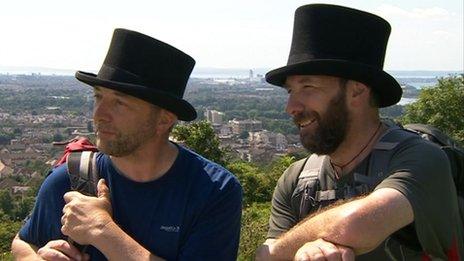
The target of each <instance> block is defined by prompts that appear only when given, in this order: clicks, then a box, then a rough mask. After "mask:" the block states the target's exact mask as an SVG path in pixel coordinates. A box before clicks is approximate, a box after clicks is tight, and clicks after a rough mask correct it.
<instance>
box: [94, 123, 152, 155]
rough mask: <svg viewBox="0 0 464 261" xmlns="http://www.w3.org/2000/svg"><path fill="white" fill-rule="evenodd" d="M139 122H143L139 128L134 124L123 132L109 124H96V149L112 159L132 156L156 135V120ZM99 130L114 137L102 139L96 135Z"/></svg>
mask: <svg viewBox="0 0 464 261" xmlns="http://www.w3.org/2000/svg"><path fill="white" fill-rule="evenodd" d="M141 122H143V123H142V124H141V126H140V125H137V124H134V125H133V126H129V128H128V129H125V130H124V131H122V130H116V128H115V127H114V126H112V125H111V124H106V123H100V124H96V129H97V139H96V140H97V148H98V149H99V150H100V151H102V152H103V153H105V154H107V155H110V156H114V157H124V156H128V155H130V154H132V153H133V152H135V151H136V150H137V149H138V148H139V147H140V146H142V145H143V144H144V143H146V142H147V141H148V140H149V139H152V138H153V137H154V136H155V135H156V122H157V120H156V118H152V117H150V119H145V120H143V121H141ZM99 129H102V130H109V131H112V132H115V135H114V136H113V137H112V138H111V139H108V138H103V137H101V136H100V135H98V130H99ZM115 130H116V131H115Z"/></svg>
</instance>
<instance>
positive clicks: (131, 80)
mask: <svg viewBox="0 0 464 261" xmlns="http://www.w3.org/2000/svg"><path fill="white" fill-rule="evenodd" d="M194 65H195V60H194V59H193V58H192V57H190V56H189V55H187V54H185V53H184V52H182V51H180V50H178V49H176V48H175V47H173V46H171V45H169V44H166V43H164V42H161V41H159V40H157V39H154V38H152V37H149V36H147V35H144V34H141V33H138V32H135V31H130V30H126V29H116V30H115V31H114V34H113V38H112V40H111V44H110V47H109V50H108V53H107V55H106V58H105V61H104V62H103V65H102V66H101V68H100V70H99V71H98V74H97V75H95V74H93V73H88V72H82V71H78V72H76V78H77V79H78V80H80V81H82V82H84V83H87V84H89V85H92V86H102V87H105V88H110V89H114V90H117V91H120V92H123V93H126V94H129V95H131V96H134V97H137V98H140V99H143V100H145V101H148V102H150V103H152V104H155V105H158V106H160V107H162V108H164V109H167V110H169V111H171V112H173V113H174V114H176V115H177V117H178V118H179V119H180V120H193V119H195V118H196V111H195V109H194V108H193V106H192V105H191V104H190V103H188V102H187V101H185V100H184V99H183V95H184V91H185V87H186V85H187V81H188V79H189V77H190V73H191V72H192V70H193V67H194Z"/></svg>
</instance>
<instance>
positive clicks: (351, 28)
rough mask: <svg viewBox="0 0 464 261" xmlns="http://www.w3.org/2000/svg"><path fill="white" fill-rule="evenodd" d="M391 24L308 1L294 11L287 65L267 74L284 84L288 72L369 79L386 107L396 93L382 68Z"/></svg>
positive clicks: (394, 83)
mask: <svg viewBox="0 0 464 261" xmlns="http://www.w3.org/2000/svg"><path fill="white" fill-rule="evenodd" d="M390 31H391V27H390V25H389V24H388V22H387V21H385V20H384V19H382V18H381V17H378V16H376V15H373V14H370V13H366V12H363V11H360V10H356V9H351V8H347V7H343V6H336V5H326V4H312V5H305V6H301V7H299V8H298V9H297V10H296V11H295V23H294V27H293V39H292V46H291V49H290V55H289V57H288V62H287V66H284V67H281V68H278V69H275V70H272V71H270V72H268V73H267V74H266V81H267V82H269V83H271V84H274V85H278V86H283V85H284V84H285V81H286V78H287V76H290V75H318V74H321V75H332V76H338V77H343V78H347V79H352V80H356V81H359V82H362V83H365V84H367V85H369V86H370V87H371V88H372V89H373V90H374V91H375V92H376V93H377V94H378V97H379V106H380V107H386V106H390V105H393V104H395V103H397V102H398V101H399V100H400V99H401V95H402V90H401V86H400V85H399V84H398V82H397V81H396V80H395V79H394V78H393V77H392V76H391V75H389V74H388V73H386V72H385V71H383V69H382V68H383V62H384V58H385V50H386V48H387V41H388V36H389V35H390Z"/></svg>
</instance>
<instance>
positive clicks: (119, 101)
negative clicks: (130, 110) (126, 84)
mask: <svg viewBox="0 0 464 261" xmlns="http://www.w3.org/2000/svg"><path fill="white" fill-rule="evenodd" d="M116 104H117V105H122V106H126V103H124V102H123V101H121V100H116Z"/></svg>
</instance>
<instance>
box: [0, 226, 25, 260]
mask: <svg viewBox="0 0 464 261" xmlns="http://www.w3.org/2000/svg"><path fill="white" fill-rule="evenodd" d="M20 228H21V222H18V221H10V220H2V222H1V223H0V257H2V258H1V260H8V259H3V257H11V255H8V254H7V253H6V252H9V251H10V247H11V241H13V238H14V237H15V235H16V233H18V231H19V229H20Z"/></svg>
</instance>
